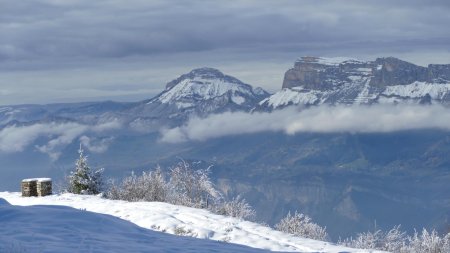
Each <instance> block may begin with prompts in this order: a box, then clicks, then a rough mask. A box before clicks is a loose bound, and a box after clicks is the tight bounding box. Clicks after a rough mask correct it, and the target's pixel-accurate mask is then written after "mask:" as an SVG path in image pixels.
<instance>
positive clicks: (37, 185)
mask: <svg viewBox="0 0 450 253" xmlns="http://www.w3.org/2000/svg"><path fill="white" fill-rule="evenodd" d="M51 194H52V179H51V178H27V179H24V180H22V197H42V196H47V195H51Z"/></svg>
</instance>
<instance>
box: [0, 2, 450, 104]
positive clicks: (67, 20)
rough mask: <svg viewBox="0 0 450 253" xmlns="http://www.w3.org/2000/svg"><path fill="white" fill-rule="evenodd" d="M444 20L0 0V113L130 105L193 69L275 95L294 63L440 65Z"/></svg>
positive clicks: (441, 11)
mask: <svg viewBox="0 0 450 253" xmlns="http://www.w3.org/2000/svg"><path fill="white" fill-rule="evenodd" d="M448 13H450V2H449V1H448V0H442V1H433V0H430V1H419V0H399V1H391V0H377V1H362V0H345V1H340V0H327V1H325V0H272V1H267V0H242V1H233V0H230V1H204V0H171V1H168V0H151V1H148V0H129V1H119V0H98V1H90V0H21V1H16V0H0V104H2V105H6V104H24V103H39V104H45V103H54V102H78V101H98V100H116V101H137V100H141V99H146V98H150V97H152V96H154V95H155V94H157V93H159V92H160V91H161V90H162V89H163V88H164V86H165V84H166V83H167V82H169V81H171V80H173V79H175V78H176V77H178V76H179V75H181V74H183V73H186V72H189V71H190V70H191V69H194V68H197V67H214V68H218V69H220V70H221V71H223V72H224V73H226V74H229V75H232V76H235V77H237V78H238V79H241V80H242V81H244V82H246V83H249V84H251V85H254V86H260V87H263V88H265V89H266V90H268V91H269V92H274V91H276V90H278V89H280V88H281V84H282V79H283V75H284V72H285V71H286V70H287V69H289V68H290V67H291V66H292V65H293V64H294V61H295V60H296V59H297V58H299V57H300V56H304V55H315V56H327V57H334V56H348V57H353V58H357V59H361V60H373V59H375V58H376V57H383V56H395V57H399V58H401V59H403V60H407V61H410V62H413V63H415V64H418V65H423V66H426V65H427V64H430V63H441V64H445V63H450V46H449V45H450V29H448V24H450V15H448Z"/></svg>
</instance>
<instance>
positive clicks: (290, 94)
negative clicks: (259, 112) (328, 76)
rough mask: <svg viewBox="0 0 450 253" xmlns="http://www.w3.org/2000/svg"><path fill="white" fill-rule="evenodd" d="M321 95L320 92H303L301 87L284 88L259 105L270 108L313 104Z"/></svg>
mask: <svg viewBox="0 0 450 253" xmlns="http://www.w3.org/2000/svg"><path fill="white" fill-rule="evenodd" d="M321 95H322V92H320V91H315V90H303V89H302V88H301V87H293V88H284V89H282V90H280V91H278V92H276V93H275V94H273V95H272V96H270V97H268V98H265V99H264V100H262V101H261V102H259V104H260V105H263V104H266V103H267V105H269V106H271V107H272V108H278V107H280V106H286V105H289V104H293V105H298V104H314V103H316V102H317V101H318V100H319V99H320V97H321Z"/></svg>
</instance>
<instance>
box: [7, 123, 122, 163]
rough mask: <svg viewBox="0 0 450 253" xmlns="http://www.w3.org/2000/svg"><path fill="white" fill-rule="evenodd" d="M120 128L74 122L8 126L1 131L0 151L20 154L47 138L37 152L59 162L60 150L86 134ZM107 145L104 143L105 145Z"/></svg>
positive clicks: (110, 124)
mask: <svg viewBox="0 0 450 253" xmlns="http://www.w3.org/2000/svg"><path fill="white" fill-rule="evenodd" d="M119 127H120V123H119V122H116V121H113V122H108V123H103V124H98V125H93V126H90V125H83V124H79V123H73V122H71V123H38V124H34V125H29V126H16V125H13V126H8V127H5V128H3V129H2V130H0V151H1V152H6V153H12V152H20V151H23V150H24V149H25V148H27V147H28V146H30V145H31V144H33V143H34V142H35V141H36V140H37V139H38V138H41V137H45V138H47V139H48V140H49V141H47V143H46V144H44V145H37V146H36V148H37V150H39V151H40V152H42V153H46V154H48V155H49V157H50V158H51V159H52V160H57V159H58V157H59V155H60V152H59V150H60V149H61V148H62V147H64V146H66V145H68V144H70V143H72V141H73V140H75V139H76V138H77V137H79V136H81V135H83V134H84V133H89V132H90V133H100V132H103V131H107V130H112V129H117V128H119ZM81 141H83V140H81ZM85 142H86V140H85ZM106 144H107V143H104V145H106Z"/></svg>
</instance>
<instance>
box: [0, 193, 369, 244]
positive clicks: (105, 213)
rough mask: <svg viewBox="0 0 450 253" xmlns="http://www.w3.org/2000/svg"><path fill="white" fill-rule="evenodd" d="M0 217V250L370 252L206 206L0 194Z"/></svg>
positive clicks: (91, 197) (76, 196)
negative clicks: (280, 229) (215, 211)
mask: <svg viewBox="0 0 450 253" xmlns="http://www.w3.org/2000/svg"><path fill="white" fill-rule="evenodd" d="M2 198H3V199H5V200H6V201H7V202H9V203H10V204H12V205H9V204H8V203H7V202H6V201H5V200H2ZM22 206H27V207H22ZM0 216H1V217H3V218H2V224H3V226H6V227H9V228H14V229H7V230H5V229H3V230H1V231H0V242H1V243H0V250H13V251H14V250H23V251H26V250H36V249H39V250H42V251H45V252H73V250H74V249H78V250H81V251H86V250H87V251H95V252H111V250H114V251H122V250H123V251H126V252H149V251H151V252H154V251H157V252H180V251H182V252H212V251H213V252H255V253H256V252H268V251H283V252H343V251H345V252H369V251H364V250H358V249H351V248H345V247H341V246H335V245H333V244H330V243H325V242H320V241H315V240H310V239H304V238H298V237H293V236H290V235H287V234H284V233H281V232H278V231H274V230H272V229H270V228H268V227H265V226H262V225H259V224H256V223H252V222H247V221H242V220H238V219H235V218H230V217H224V216H220V215H215V214H212V213H210V212H208V211H206V210H200V209H194V208H187V207H182V206H174V205H170V204H166V203H158V202H150V203H149V202H135V203H130V202H124V201H114V200H106V199H102V198H100V197H97V196H81V195H73V194H62V195H53V196H47V197H41V198H34V197H32V198H22V197H21V195H20V193H8V192H0ZM113 216H115V217H119V218H120V219H117V218H115V217H113ZM99 225H101V226H99ZM136 225H137V226H136ZM158 231H162V232H165V233H161V232H158ZM169 234H176V235H183V236H185V237H179V236H171V235H169ZM192 237H194V238H199V239H205V240H199V239H193V238H192ZM216 241H218V242H216ZM224 242H226V243H224ZM238 244H239V245H244V246H239V245H238ZM2 247H3V248H2ZM250 247H251V248H250ZM2 252H4V251H2ZM371 252H373V251H371Z"/></svg>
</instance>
